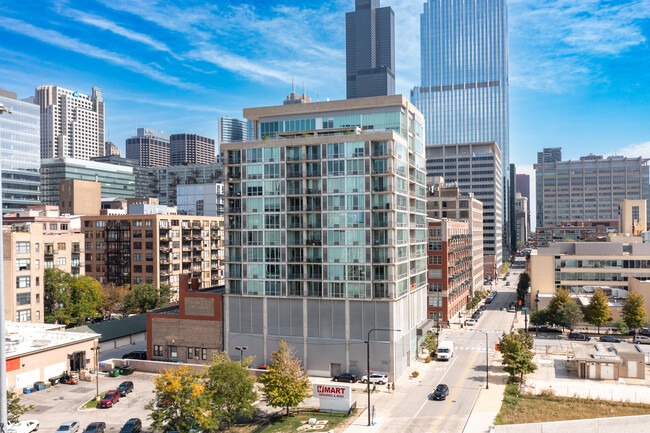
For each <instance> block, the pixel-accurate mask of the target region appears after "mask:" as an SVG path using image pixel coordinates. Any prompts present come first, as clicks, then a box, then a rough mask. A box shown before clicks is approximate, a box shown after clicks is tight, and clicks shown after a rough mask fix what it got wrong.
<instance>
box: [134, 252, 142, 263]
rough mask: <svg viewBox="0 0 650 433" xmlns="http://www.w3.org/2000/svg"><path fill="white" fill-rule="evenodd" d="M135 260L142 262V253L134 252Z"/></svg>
mask: <svg viewBox="0 0 650 433" xmlns="http://www.w3.org/2000/svg"><path fill="white" fill-rule="evenodd" d="M133 261H134V262H141V261H142V253H135V254H133Z"/></svg>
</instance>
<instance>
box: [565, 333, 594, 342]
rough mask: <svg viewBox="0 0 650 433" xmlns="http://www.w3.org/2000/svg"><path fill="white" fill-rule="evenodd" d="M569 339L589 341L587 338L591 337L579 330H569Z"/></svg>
mask: <svg viewBox="0 0 650 433" xmlns="http://www.w3.org/2000/svg"><path fill="white" fill-rule="evenodd" d="M569 340H576V341H589V340H591V338H589V337H587V336H586V335H585V334H581V333H579V332H571V333H569Z"/></svg>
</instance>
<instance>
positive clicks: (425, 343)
mask: <svg viewBox="0 0 650 433" xmlns="http://www.w3.org/2000/svg"><path fill="white" fill-rule="evenodd" d="M420 348H421V349H422V350H426V351H427V352H428V353H429V356H430V357H432V358H435V356H436V353H437V352H438V337H437V336H436V334H435V332H427V334H426V335H425V336H424V340H422V343H420Z"/></svg>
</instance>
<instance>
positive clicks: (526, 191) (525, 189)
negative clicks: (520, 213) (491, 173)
mask: <svg viewBox="0 0 650 433" xmlns="http://www.w3.org/2000/svg"><path fill="white" fill-rule="evenodd" d="M515 185H516V190H515V193H519V194H521V196H522V197H526V213H527V215H528V223H527V224H528V228H531V226H530V176H529V175H527V174H518V175H517V178H516V179H515Z"/></svg>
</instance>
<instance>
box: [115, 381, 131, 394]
mask: <svg viewBox="0 0 650 433" xmlns="http://www.w3.org/2000/svg"><path fill="white" fill-rule="evenodd" d="M117 390H118V391H119V392H120V397H125V396H126V395H127V394H128V393H130V392H133V382H131V381H130V380H127V381H126V382H122V383H120V386H118V387H117Z"/></svg>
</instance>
